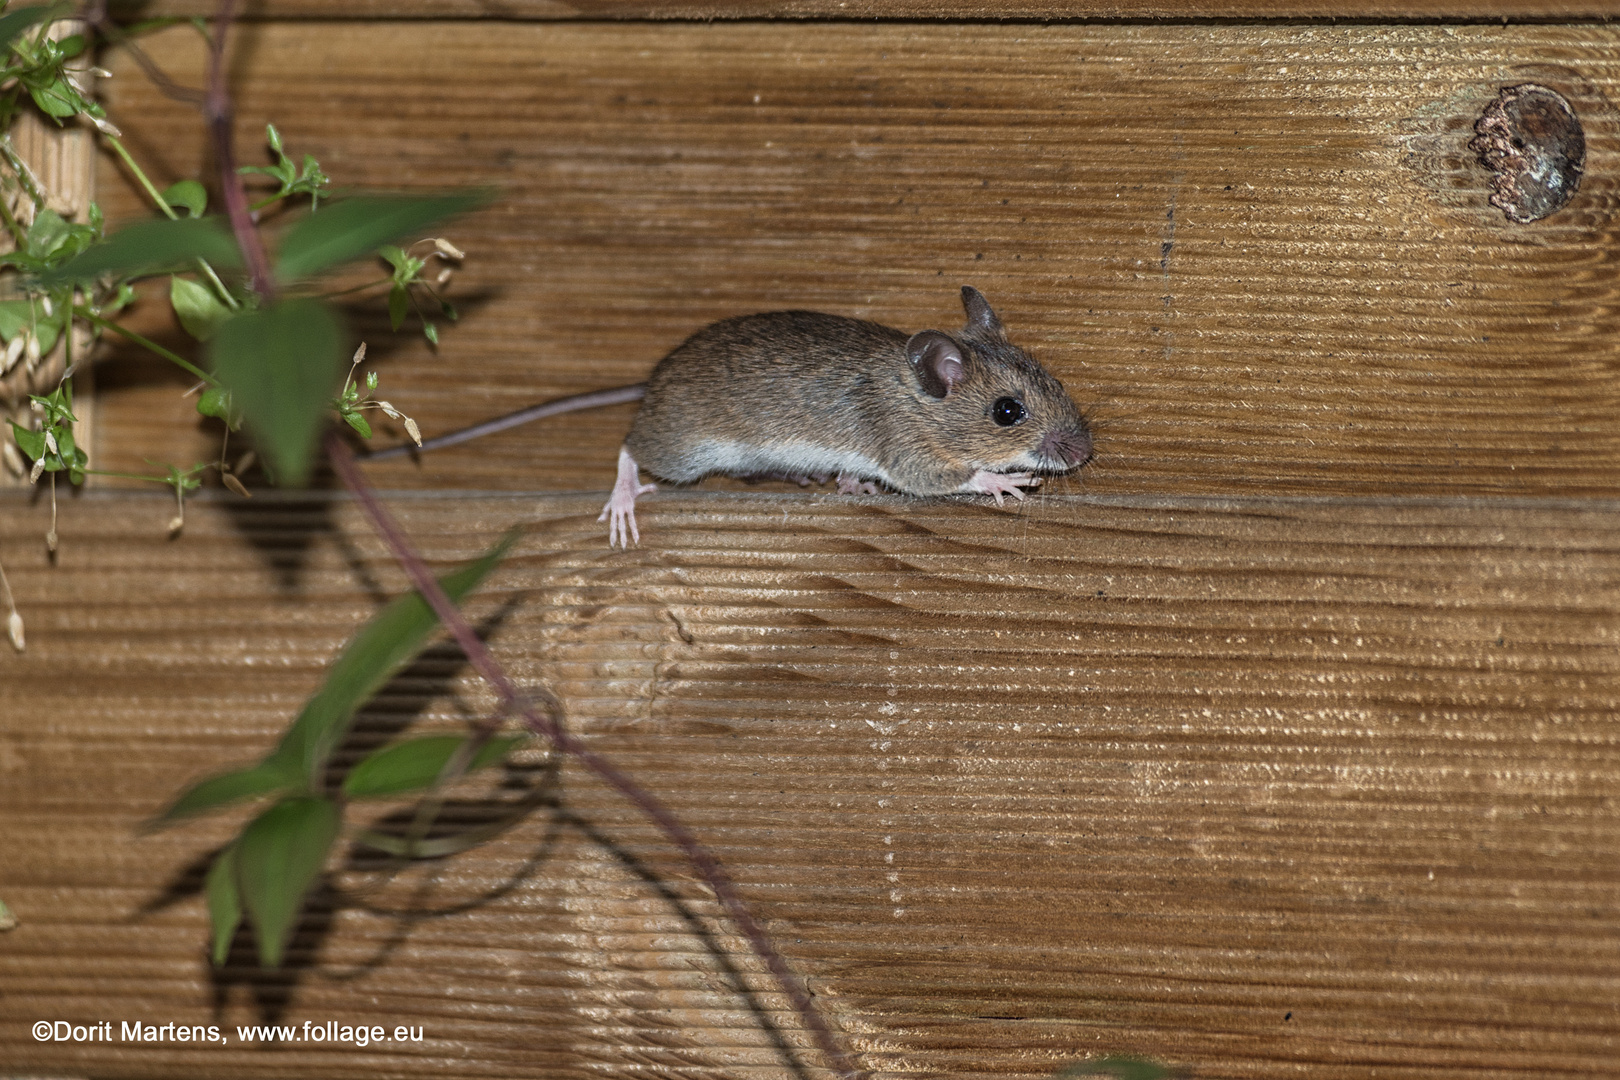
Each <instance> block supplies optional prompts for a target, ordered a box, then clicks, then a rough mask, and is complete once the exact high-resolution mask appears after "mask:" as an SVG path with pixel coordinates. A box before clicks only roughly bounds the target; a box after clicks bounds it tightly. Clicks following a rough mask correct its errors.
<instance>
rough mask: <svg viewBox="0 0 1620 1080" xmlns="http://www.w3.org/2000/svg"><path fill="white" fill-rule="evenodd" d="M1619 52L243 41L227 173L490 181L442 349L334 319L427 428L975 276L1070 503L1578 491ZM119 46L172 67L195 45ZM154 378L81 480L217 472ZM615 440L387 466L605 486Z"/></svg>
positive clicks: (176, 389)
mask: <svg viewBox="0 0 1620 1080" xmlns="http://www.w3.org/2000/svg"><path fill="white" fill-rule="evenodd" d="M1617 43H1620V32H1617V31H1616V30H1614V29H1612V28H1609V27H1606V26H1412V25H1399V26H1378V25H1364V26H1308V25H1258V26H1256V25H1251V26H1237V25H1157V24H1144V25H1067V26H1064V25H1059V26H1036V25H1003V26H994V25H929V24H904V23H892V24H879V25H856V24H818V25H796V24H784V23H730V24H726V23H720V24H715V25H694V24H688V23H668V24H645V23H642V24H635V23H630V24H615V23H600V22H595V23H593V22H582V23H539V22H529V23H525V22H512V21H507V22H501V21H467V22H396V23H387V22H382V23H368V22H323V23H313V24H276V23H273V24H260V25H256V26H252V27H249V28H246V32H245V33H244V35H243V36H242V38H241V39H240V41H239V44H241V45H242V47H243V48H242V55H241V56H240V57H239V66H238V68H237V71H238V81H239V87H240V90H239V97H240V103H241V108H240V119H241V124H240V133H241V138H242V143H243V146H244V147H246V148H251V147H253V146H256V145H257V144H258V142H259V140H261V139H262V132H263V123H264V122H265V121H266V120H269V119H273V120H274V121H275V122H276V124H277V125H278V126H279V127H280V128H281V130H282V132H283V133H284V135H285V136H286V138H287V141H288V145H289V146H290V147H291V148H292V149H293V151H294V152H295V153H303V152H311V153H314V154H315V155H317V156H318V157H319V158H320V159H321V161H322V162H323V163H324V164H325V166H326V168H327V170H328V171H329V172H330V173H331V174H332V175H333V176H334V177H335V178H337V181H338V183H339V184H341V185H354V186H358V187H388V188H407V189H416V190H421V189H438V188H443V187H447V186H455V185H468V184H486V185H491V186H493V187H494V188H496V189H497V190H498V191H499V193H500V198H499V202H498V203H497V204H496V205H494V206H493V207H492V208H490V209H488V210H486V211H483V212H481V213H479V214H477V215H475V216H473V217H471V218H469V219H467V220H465V221H462V222H458V223H454V224H452V225H450V226H447V231H448V233H449V234H450V235H451V236H452V237H453V238H454V239H455V240H456V241H457V243H459V244H461V245H462V246H463V247H465V248H467V249H468V250H469V251H470V252H471V256H470V258H469V260H468V262H467V264H466V267H465V270H464V271H463V272H462V273H461V274H460V275H459V277H458V278H457V279H456V282H455V284H454V285H453V286H452V289H451V292H452V295H453V296H456V297H457V298H459V299H460V300H461V302H462V303H463V307H464V311H465V317H464V319H463V322H462V325H460V326H458V327H456V328H453V329H447V330H446V333H445V339H444V344H443V346H442V348H441V349H440V351H439V353H438V355H436V356H435V355H432V354H430V353H429V351H428V349H427V348H426V346H425V345H424V344H422V343H421V342H420V341H419V340H417V341H412V340H411V339H410V338H408V337H401V338H397V339H396V338H391V337H390V336H389V335H388V333H387V331H386V327H385V325H384V323H383V317H382V309H381V305H380V303H373V304H371V305H370V306H369V307H368V308H365V309H364V310H363V311H362V312H360V314H359V315H358V316H357V322H356V326H357V329H358V330H359V331H360V332H362V333H363V334H364V335H365V337H366V339H367V340H368V342H369V343H370V346H371V355H372V356H373V357H374V358H377V359H378V360H379V361H380V366H381V368H382V371H383V378H384V382H383V388H384V392H385V395H386V396H387V397H388V399H389V400H391V401H393V402H394V404H396V405H398V406H399V407H400V408H402V409H404V410H405V411H406V412H407V413H409V414H411V415H413V416H415V417H416V418H417V419H418V420H419V421H420V422H421V424H422V427H423V429H424V431H426V432H427V433H429V434H432V433H435V432H442V431H446V430H450V429H454V428H457V427H460V426H463V425H466V424H468V423H471V422H473V421H476V420H478V419H482V418H485V417H488V416H492V415H497V414H500V413H503V412H506V411H510V410H513V409H516V408H519V407H521V406H523V405H526V404H530V403H533V402H535V401H538V400H542V399H545V398H547V397H550V396H553V395H557V394H561V393H568V392H575V391H581V390H586V389H592V388H598V387H602V386H610V385H615V384H620V383H626V382H631V381H635V380H637V379H639V378H641V377H643V376H644V375H645V373H646V372H647V371H648V370H649V369H650V367H651V366H652V364H653V363H654V362H656V360H657V359H658V358H659V357H661V356H662V355H663V354H664V353H666V352H667V351H668V350H670V349H671V348H673V347H674V346H675V345H676V344H678V343H679V342H680V341H681V340H682V339H684V338H685V337H686V336H687V335H688V334H690V333H692V332H693V331H695V330H696V329H698V328H699V327H701V326H703V325H704V324H706V323H707V322H710V321H712V320H714V319H717V318H721V317H724V316H728V315H734V314H739V313H744V312H751V311H760V310H771V309H780V308H788V307H801V308H812V309H818V310H824V311H832V312H836V313H840V314H849V315H855V316H861V317H868V318H873V319H876V320H878V321H882V322H886V323H889V324H891V325H896V326H900V327H903V328H906V329H919V328H922V327H924V326H930V325H936V326H945V327H953V326H956V325H959V320H960V318H961V313H960V309H959V308H958V306H957V302H956V290H957V288H958V286H960V285H961V284H963V283H972V284H975V285H977V286H978V287H979V288H981V289H982V290H984V292H985V293H986V294H987V295H988V296H989V297H990V298H991V300H992V301H993V302H994V303H995V304H996V305H997V307H998V310H999V311H1000V312H1001V314H1002V316H1003V318H1004V320H1005V321H1006V322H1007V324H1008V325H1009V327H1010V328H1011V329H1012V332H1013V334H1014V336H1015V338H1016V339H1017V340H1019V341H1020V342H1021V343H1023V344H1025V345H1026V346H1028V347H1029V348H1030V349H1031V350H1032V351H1033V352H1034V353H1035V354H1036V355H1037V356H1038V357H1040V358H1041V359H1043V360H1044V361H1045V362H1046V363H1047V364H1048V365H1049V366H1050V367H1052V368H1053V369H1054V371H1055V372H1057V373H1058V374H1059V375H1060V377H1062V378H1063V379H1064V381H1065V382H1066V383H1067V385H1068V386H1069V387H1070V388H1071V389H1072V390H1073V392H1074V395H1075V396H1076V398H1077V399H1078V400H1080V401H1081V402H1082V403H1083V404H1085V405H1086V406H1088V407H1089V408H1090V409H1091V410H1092V412H1093V414H1094V416H1095V419H1096V424H1097V428H1098V439H1097V446H1098V454H1099V458H1098V461H1097V462H1096V464H1095V465H1094V466H1093V467H1091V468H1088V469H1087V470H1086V473H1085V474H1084V475H1083V476H1082V477H1081V478H1080V479H1079V480H1077V481H1076V482H1075V485H1074V487H1073V488H1071V490H1078V491H1084V492H1088V493H1093V494H1099V495H1115V494H1121V495H1141V494H1151V493H1167V494H1203V495H1222V494H1228V495H1230V494H1244V493H1250V494H1262V493H1275V494H1301V495H1341V494H1365V495H1395V494H1424V495H1456V494H1480V495H1550V494H1556V495H1596V496H1602V497H1612V496H1614V495H1615V494H1616V493H1617V490H1620V489H1617V480H1616V478H1617V477H1620V432H1617V429H1616V425H1615V423H1614V416H1615V415H1616V410H1617V408H1620V380H1617V379H1616V369H1617V353H1616V349H1617V345H1616V343H1617V342H1620V333H1617V332H1616V330H1617V328H1616V326H1615V314H1614V313H1615V312H1616V310H1620V305H1617V303H1616V284H1615V270H1614V252H1615V251H1617V250H1620V244H1617V239H1620V237H1617V236H1616V229H1617V226H1616V223H1615V220H1614V216H1613V209H1614V206H1615V204H1616V201H1617V192H1620V188H1617V186H1616V177H1617V176H1620V142H1617V132H1620V122H1617V120H1616V117H1615V113H1614V110H1613V107H1612V105H1611V104H1610V102H1611V101H1612V100H1614V99H1615V98H1616V95H1617V88H1616V85H1615V83H1616V77H1617V74H1620V50H1617V48H1616V46H1617ZM149 48H150V50H151V52H152V54H153V55H154V57H155V58H156V59H157V60H158V61H159V62H160V63H161V64H162V65H163V66H164V67H165V68H167V69H169V70H171V71H172V72H173V73H174V74H175V76H176V77H177V78H179V79H180V80H181V81H182V82H186V83H191V84H196V83H197V82H199V81H200V78H201V62H202V51H201V47H200V45H199V42H198V39H197V37H196V35H195V34H193V33H192V32H191V31H190V30H188V29H186V28H183V27H181V28H176V29H174V30H172V31H170V32H167V33H164V34H160V35H157V36H156V37H154V38H152V39H151V40H150V43H149ZM108 63H109V64H110V65H111V66H112V68H113V70H114V71H115V72H116V77H115V78H114V79H113V80H111V83H110V86H109V90H108V103H109V106H110V108H111V109H112V113H113V118H114V120H115V121H116V122H117V123H119V124H120V125H121V126H122V127H123V128H124V130H126V131H127V132H129V133H130V137H131V141H132V143H133V149H134V152H135V153H136V154H137V155H138V156H139V157H140V158H141V160H143V161H144V162H146V163H147V164H148V165H149V166H150V167H151V168H152V169H153V171H154V172H155V173H156V174H157V176H158V177H159V178H160V179H161V180H165V181H167V180H173V179H177V178H179V177H182V176H188V175H193V174H194V173H196V172H197V171H198V170H199V169H200V168H201V139H200V134H199V127H198V124H197V122H196V118H195V116H194V115H193V114H191V113H189V112H188V111H186V110H185V109H183V108H181V107H179V106H175V105H173V104H172V103H170V102H167V101H165V100H164V99H163V98H162V97H161V96H160V95H159V94H157V93H156V91H154V90H153V89H152V88H151V87H150V86H149V85H148V84H147V83H145V82H144V81H143V79H142V77H141V75H140V74H139V73H138V71H136V70H135V69H134V67H133V65H132V64H131V63H130V62H129V61H128V60H127V59H126V58H121V57H120V56H118V55H116V54H115V55H113V56H112V57H111V58H110V59H109V60H108ZM1527 79H1535V80H1536V81H1540V82H1544V83H1547V84H1549V85H1552V86H1554V87H1556V88H1558V89H1559V90H1560V91H1561V92H1562V93H1564V94H1565V96H1566V97H1568V98H1569V99H1570V100H1571V102H1573V103H1574V105H1575V108H1576V109H1577V112H1578V113H1579V115H1580V116H1581V118H1582V120H1583V122H1584V124H1585V127H1586V137H1587V146H1588V158H1587V167H1586V177H1585V180H1584V182H1583V185H1582V188H1581V191H1580V193H1579V195H1577V197H1576V199H1575V201H1574V202H1573V203H1572V204H1571V205H1570V206H1569V208H1567V209H1566V210H1564V211H1562V212H1560V213H1559V214H1557V215H1554V216H1553V217H1551V218H1548V219H1546V220H1545V221H1543V222H1540V223H1537V224H1535V225H1528V226H1521V225H1513V224H1511V223H1509V222H1507V221H1506V220H1505V219H1504V218H1503V216H1502V215H1501V213H1500V212H1498V211H1496V210H1495V209H1494V208H1492V207H1490V206H1489V205H1488V204H1487V202H1486V199H1487V196H1488V193H1489V184H1488V175H1487V173H1486V172H1485V170H1484V168H1483V167H1482V166H1480V165H1479V164H1478V162H1477V161H1476V160H1475V158H1474V156H1473V154H1472V153H1471V152H1469V151H1468V150H1467V149H1466V145H1465V144H1466V141H1467V139H1468V138H1469V137H1470V135H1471V133H1472V131H1471V126H1472V124H1473V121H1474V120H1475V118H1476V117H1477V116H1478V115H1479V113H1480V111H1481V109H1482V108H1483V107H1484V105H1485V104H1486V103H1487V102H1488V101H1489V100H1491V98H1493V97H1494V96H1495V94H1496V93H1497V91H1498V89H1499V88H1500V87H1501V86H1503V85H1510V84H1514V83H1517V82H1522V81H1525V80H1527ZM246 156H247V157H248V158H249V159H250V160H251V157H252V155H251V153H248V154H246ZM118 187H119V183H118V178H117V177H116V176H104V177H103V183H102V190H103V191H104V192H106V193H107V195H106V198H107V201H108V202H109V205H110V206H111V209H112V210H113V211H114V212H115V214H116V215H121V216H124V217H128V216H130V215H134V214H141V213H146V212H147V211H145V210H144V209H143V208H141V207H140V206H139V203H138V201H137V200H136V198H135V197H134V195H133V194H129V193H128V189H127V187H125V188H124V189H123V190H124V193H122V194H115V189H117V188H118ZM153 307H154V308H155V305H154V306H153ZM149 318H150V319H154V320H155V319H156V315H151V316H149ZM154 325H155V323H154ZM159 329H161V327H160V328H159ZM154 372H155V369H154V368H153V367H152V366H150V365H143V364H137V363H127V364H119V365H113V366H110V367H108V368H107V369H106V370H105V372H104V374H105V379H104V381H105V382H106V384H107V389H108V392H107V394H106V396H105V417H104V423H105V427H104V428H103V431H104V437H103V439H102V441H101V443H100V445H99V449H100V452H101V453H102V455H103V458H102V460H103V463H104V464H105V466H106V467H108V468H113V469H138V468H141V467H142V461H141V459H142V458H143V457H152V458H157V459H165V460H176V461H186V462H189V461H193V460H206V459H208V458H209V457H210V456H212V455H213V454H214V453H216V451H217V447H216V442H215V439H214V437H213V436H212V435H206V436H205V435H203V434H200V433H197V432H194V431H193V429H192V425H191V421H189V420H188V419H187V417H188V416H189V415H190V408H191V403H190V402H189V401H187V400H184V399H182V398H181V397H180V392H181V391H183V390H184V389H185V386H186V385H187V380H186V379H184V378H172V379H171V378H168V377H167V376H164V375H160V374H158V375H155V374H154ZM154 380H156V381H154ZM628 418H629V411H628V409H617V410H612V411H607V412H602V413H597V414H588V415H581V416H578V417H575V418H572V419H568V420H565V421H560V422H553V423H550V424H547V425H541V426H537V427H534V428H531V429H527V430H521V431H517V432H512V433H510V434H506V435H503V436H500V437H498V438H492V439H489V440H486V441H484V442H482V443H479V444H474V445H471V446H468V447H465V448H461V449H457V450H452V451H446V452H443V453H441V454H439V455H437V456H435V457H432V458H430V459H429V460H427V461H426V462H425V463H424V464H423V465H422V466H421V467H420V468H418V467H417V466H414V465H409V464H401V465H398V466H395V467H393V468H390V469H389V470H388V471H387V472H385V473H379V480H380V482H381V483H383V484H385V485H387V486H394V487H409V486H422V487H437V488H450V487H454V488H460V489H463V490H468V489H472V490H477V489H508V490H534V489H551V490H555V489H567V488H575V489H579V488H585V489H591V488H594V489H604V488H606V487H607V486H608V485H609V483H610V482H611V479H612V465H613V460H614V451H615V447H616V445H617V443H618V441H619V439H620V438H621V437H622V434H623V432H624V430H625V428H626V426H627V424H628Z"/></svg>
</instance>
